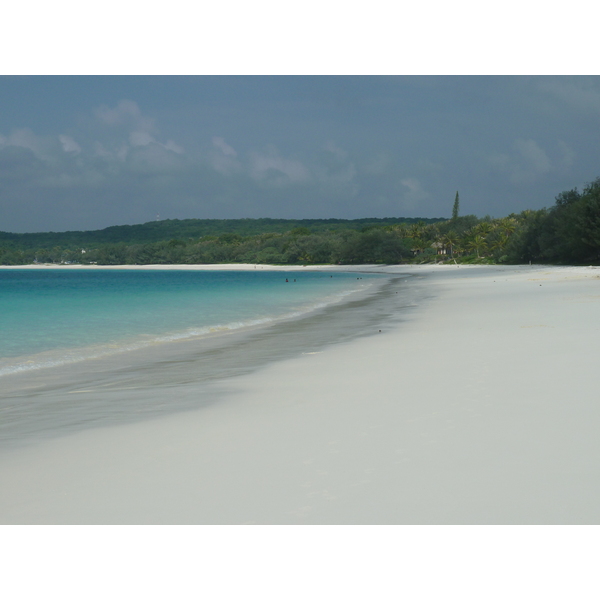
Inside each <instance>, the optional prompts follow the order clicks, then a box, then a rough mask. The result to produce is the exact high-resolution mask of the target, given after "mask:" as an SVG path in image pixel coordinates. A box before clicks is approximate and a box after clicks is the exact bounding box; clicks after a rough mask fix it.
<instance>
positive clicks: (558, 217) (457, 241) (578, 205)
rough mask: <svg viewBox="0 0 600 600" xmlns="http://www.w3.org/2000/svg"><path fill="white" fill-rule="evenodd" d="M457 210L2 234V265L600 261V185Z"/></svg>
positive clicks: (598, 181) (194, 221) (456, 207)
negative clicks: (530, 206) (543, 199)
mask: <svg viewBox="0 0 600 600" xmlns="http://www.w3.org/2000/svg"><path fill="white" fill-rule="evenodd" d="M459 205H460V204H459V195H458V192H457V193H456V197H455V200H454V206H453V209H452V217H451V218H450V219H441V218H439V219H408V218H407V219H402V218H390V219H357V220H343V219H314V220H302V221H292V220H284V219H231V220H222V221H217V220H198V219H188V220H184V221H176V220H175V221H161V222H157V223H147V224H144V225H135V226H119V227H113V228H108V229H107V230H101V231H100V232H66V233H63V234H51V233H50V234H0V264H4V265H22V264H30V263H54V264H65V263H67V264H68V263H78V264H98V265H119V264H122V265H133V264H139V265H143V264H207V263H208V264H215V263H217V264H218V263H259V264H260V263H262V264H283V265H286V264H290V265H293V264H361V263H363V264H364V263H376V264H377V263H378V264H399V263H409V262H413V263H414V262H416V263H426V262H434V261H435V262H448V261H452V262H456V263H475V264H502V263H506V264H518V263H523V262H528V261H535V262H543V263H554V264H584V263H587V264H589V263H597V262H598V261H599V260H600V177H599V178H597V179H596V180H595V181H593V182H592V183H590V184H588V185H586V186H585V188H584V189H583V191H582V192H579V191H578V190H577V189H576V188H575V189H573V190H569V191H565V192H561V193H560V194H559V195H558V196H557V197H556V199H555V204H554V206H552V207H551V208H543V209H541V210H537V211H534V210H525V211H523V212H521V213H519V214H515V213H512V214H510V215H508V216H507V217H503V218H496V219H495V218H492V217H490V216H486V217H483V218H478V217H476V216H474V215H466V216H460V215H459ZM199 232H201V233H200V235H198V233H199ZM174 233H176V234H179V235H173V234H174ZM186 233H187V234H190V233H194V234H196V235H185V234H186ZM3 236H4V237H3ZM6 236H9V237H8V238H7V237H6ZM15 236H16V237H15ZM18 236H23V237H21V238H19V237H18ZM32 236H33V237H32ZM44 236H46V237H44ZM36 242H37V243H36Z"/></svg>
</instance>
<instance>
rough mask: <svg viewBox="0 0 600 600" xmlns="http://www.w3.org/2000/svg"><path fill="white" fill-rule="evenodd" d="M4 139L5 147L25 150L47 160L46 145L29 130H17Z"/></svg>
mask: <svg viewBox="0 0 600 600" xmlns="http://www.w3.org/2000/svg"><path fill="white" fill-rule="evenodd" d="M5 139H6V145H8V146H17V147H19V148H27V149H28V150H31V151H32V152H33V153H34V154H35V155H36V156H37V157H39V158H46V159H47V158H49V156H50V153H49V148H48V144H47V142H46V141H45V140H43V139H42V138H41V137H39V136H37V135H35V133H33V131H31V129H17V130H15V131H13V132H12V133H11V134H10V135H9V136H8V138H5Z"/></svg>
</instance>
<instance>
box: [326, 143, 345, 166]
mask: <svg viewBox="0 0 600 600" xmlns="http://www.w3.org/2000/svg"><path fill="white" fill-rule="evenodd" d="M325 150H327V152H331V154H333V155H334V156H335V157H336V158H337V159H338V160H339V161H344V160H346V158H348V153H347V152H346V151H345V150H342V149H341V148H340V147H339V146H337V145H336V144H335V143H334V142H331V141H329V142H327V143H326V144H325Z"/></svg>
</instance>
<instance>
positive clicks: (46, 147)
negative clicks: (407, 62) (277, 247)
mask: <svg viewBox="0 0 600 600" xmlns="http://www.w3.org/2000/svg"><path fill="white" fill-rule="evenodd" d="M599 131H600V78H599V77H597V76H582V77H579V76H410V75H407V76H203V75H200V76H26V77H20V76H1V77H0V230H2V231H14V232H25V231H47V230H54V231H64V230H73V229H99V228H103V227H107V226H110V225H118V224H127V223H129V224H132V223H143V222H146V221H151V220H154V219H155V218H156V217H157V215H160V218H161V219H167V218H171V219H174V218H176V219H184V218H244V217H273V218H298V219H301V218H360V217H395V216H400V217H402V216H406V217H445V216H449V215H450V212H451V209H452V203H453V200H454V195H455V193H456V191H457V190H458V191H459V193H460V197H461V209H462V213H463V214H467V213H471V214H476V215H478V216H484V215H486V214H490V215H492V216H497V217H500V216H505V215H507V214H509V213H511V212H520V211H522V210H524V209H527V208H532V209H537V208H541V207H543V206H550V205H552V204H553V203H554V197H555V196H556V195H557V194H558V193H559V192H561V191H563V190H566V189H571V188H573V187H575V186H578V187H580V188H581V186H583V185H584V184H585V183H586V182H589V181H591V180H593V179H595V178H596V177H597V176H600V164H599V162H598V156H600V136H599V135H598V132H599Z"/></svg>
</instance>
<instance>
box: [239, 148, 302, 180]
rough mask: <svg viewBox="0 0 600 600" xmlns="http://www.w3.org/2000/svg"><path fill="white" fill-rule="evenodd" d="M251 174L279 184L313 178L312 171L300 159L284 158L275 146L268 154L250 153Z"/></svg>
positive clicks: (255, 177) (256, 177)
mask: <svg viewBox="0 0 600 600" xmlns="http://www.w3.org/2000/svg"><path fill="white" fill-rule="evenodd" d="M250 175H251V176H252V177H253V178H254V179H257V180H265V179H268V180H269V181H270V182H271V183H274V184H277V185H282V184H285V183H304V182H306V181H309V180H310V179H311V176H310V172H309V171H308V169H307V168H306V167H305V166H304V165H303V164H302V163H301V162H300V161H299V160H296V159H289V158H283V157H282V156H280V155H279V153H278V152H277V150H276V149H275V148H270V149H269V153H268V154H259V153H257V152H253V153H252V154H251V155H250Z"/></svg>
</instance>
